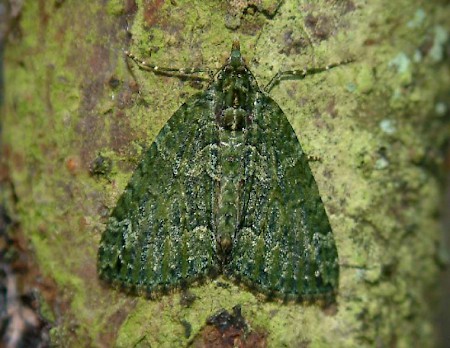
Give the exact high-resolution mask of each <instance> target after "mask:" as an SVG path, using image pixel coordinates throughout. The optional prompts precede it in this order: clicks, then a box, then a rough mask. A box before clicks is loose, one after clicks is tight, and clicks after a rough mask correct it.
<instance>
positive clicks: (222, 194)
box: [215, 131, 244, 263]
mask: <svg viewBox="0 0 450 348" xmlns="http://www.w3.org/2000/svg"><path fill="white" fill-rule="evenodd" d="M224 132H227V131H224ZM227 140H228V141H227V142H222V143H221V144H220V147H219V156H218V157H219V161H218V166H219V168H220V169H219V170H220V174H221V175H220V179H219V180H218V185H217V189H216V196H217V197H216V209H215V215H216V221H217V223H216V228H217V232H216V240H217V244H218V246H219V248H218V249H219V250H220V252H221V255H220V259H221V261H222V263H223V262H227V260H228V259H229V257H230V255H231V248H232V242H233V239H234V237H235V234H236V232H237V228H238V226H239V225H240V219H241V216H240V215H241V211H240V207H241V200H242V180H243V174H244V173H243V171H244V166H243V161H242V155H241V154H240V152H239V151H236V147H243V144H241V143H236V142H234V141H233V139H227Z"/></svg>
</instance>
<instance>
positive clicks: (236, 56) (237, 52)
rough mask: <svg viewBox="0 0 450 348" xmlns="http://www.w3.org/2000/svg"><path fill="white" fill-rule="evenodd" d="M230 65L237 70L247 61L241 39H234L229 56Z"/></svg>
mask: <svg viewBox="0 0 450 348" xmlns="http://www.w3.org/2000/svg"><path fill="white" fill-rule="evenodd" d="M228 65H230V66H231V67H232V68H234V69H235V70H240V69H242V68H243V67H245V61H244V58H242V54H241V45H240V43H239V40H234V41H233V45H232V46H231V54H230V58H228Z"/></svg>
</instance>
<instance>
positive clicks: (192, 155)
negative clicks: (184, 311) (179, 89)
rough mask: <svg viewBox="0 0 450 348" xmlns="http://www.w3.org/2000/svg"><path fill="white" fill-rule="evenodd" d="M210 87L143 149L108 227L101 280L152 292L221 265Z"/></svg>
mask: <svg viewBox="0 0 450 348" xmlns="http://www.w3.org/2000/svg"><path fill="white" fill-rule="evenodd" d="M207 93H208V91H206V92H204V93H200V94H198V95H195V96H193V97H192V98H190V99H189V100H188V101H187V103H185V104H184V105H183V106H182V107H180V109H179V110H178V111H177V112H176V113H175V114H174V115H173V116H172V117H171V118H170V120H169V121H168V122H167V124H166V125H165V126H164V128H163V129H162V130H161V132H160V133H159V135H158V136H157V137H156V139H155V141H154V143H153V144H152V145H151V146H150V148H149V149H148V150H147V152H146V153H145V154H144V156H143V159H142V160H141V162H140V163H139V165H138V167H137V168H136V170H135V172H134V174H133V176H132V178H131V180H130V182H129V184H128V185H127V187H126V188H125V191H124V193H123V194H122V196H121V197H120V199H119V201H118V203H117V205H116V207H115V209H114V210H113V212H112V214H111V217H110V218H109V221H108V224H107V228H106V230H105V232H104V233H103V236H102V240H101V243H100V248H99V253H98V270H99V273H100V276H101V278H103V279H106V280H108V281H111V282H113V283H116V284H119V285H121V286H123V287H125V288H128V289H132V290H137V291H138V292H145V293H151V292H154V291H158V290H165V289H169V288H173V287H176V286H179V285H180V284H183V283H190V282H192V281H194V280H196V279H198V278H202V277H204V276H206V275H208V274H210V273H217V272H218V271H219V265H218V261H217V257H216V251H215V249H216V244H215V239H214V235H213V232H212V231H211V227H210V226H211V224H210V221H211V220H212V211H211V209H212V208H211V207H212V200H213V197H212V196H213V194H214V187H213V185H214V181H213V179H212V178H213V177H214V170H215V169H214V164H213V163H212V161H213V159H212V158H213V156H212V155H211V154H212V153H213V152H214V148H213V146H210V144H211V143H214V142H216V139H215V138H214V137H215V136H216V135H217V131H216V125H215V119H214V112H213V111H212V106H211V105H210V104H211V98H209V99H208V97H207ZM211 115H212V116H211Z"/></svg>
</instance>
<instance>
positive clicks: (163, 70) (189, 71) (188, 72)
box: [124, 51, 213, 81]
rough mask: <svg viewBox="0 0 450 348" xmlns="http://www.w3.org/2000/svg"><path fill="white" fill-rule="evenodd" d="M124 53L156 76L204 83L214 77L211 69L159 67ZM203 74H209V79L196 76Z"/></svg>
mask: <svg viewBox="0 0 450 348" xmlns="http://www.w3.org/2000/svg"><path fill="white" fill-rule="evenodd" d="M124 53H125V55H126V56H127V57H128V58H130V59H132V60H133V61H134V62H135V63H136V64H137V66H138V67H139V68H140V69H142V70H146V71H150V72H153V73H154V74H162V75H169V76H175V77H184V78H191V79H196V80H204V81H210V80H211V78H212V75H213V72H212V71H211V70H210V69H204V68H169V67H161V66H159V65H155V64H151V63H148V62H146V61H144V60H141V59H139V58H137V57H136V56H135V55H134V54H133V53H131V52H130V51H125V52H124ZM201 73H207V74H208V77H204V76H199V75H196V74H201Z"/></svg>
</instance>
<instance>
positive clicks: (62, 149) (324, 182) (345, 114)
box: [2, 0, 450, 347]
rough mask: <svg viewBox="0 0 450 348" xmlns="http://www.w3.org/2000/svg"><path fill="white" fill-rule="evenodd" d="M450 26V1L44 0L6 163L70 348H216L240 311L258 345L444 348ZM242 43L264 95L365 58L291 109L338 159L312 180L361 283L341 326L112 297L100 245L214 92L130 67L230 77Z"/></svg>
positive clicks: (326, 159)
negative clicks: (308, 70)
mask: <svg viewBox="0 0 450 348" xmlns="http://www.w3.org/2000/svg"><path fill="white" fill-rule="evenodd" d="M449 17H450V6H449V4H448V2H447V1H438V0H436V1H419V0H400V1H387V0H380V1H372V2H367V1H356V0H354V1H351V0H345V1H337V2H336V1H326V0H320V1H314V2H310V1H300V0H286V1H284V2H283V3H282V4H279V3H278V1H274V0H247V1H246V0H242V1H230V2H224V1H207V2H205V1H192V0H189V1H188V0H176V1H162V0H143V1H137V2H136V3H135V2H134V1H133V0H123V1H122V0H111V1H105V0H93V1H89V2H83V3H81V2H77V1H69V0H66V1H54V0H51V1H50V0H40V1H31V0H29V1H26V2H25V4H24V7H23V9H22V14H21V17H20V22H19V27H18V30H17V31H16V32H15V35H14V40H11V41H10V43H9V44H8V46H7V50H6V53H5V69H6V70H5V84H6V94H5V105H4V108H3V110H2V114H3V115H2V119H3V120H2V122H3V152H2V153H3V156H2V161H3V163H4V164H5V165H7V167H8V170H9V177H10V180H11V182H12V184H13V187H14V192H15V197H16V199H15V200H14V211H15V218H16V219H17V220H18V221H19V222H20V226H21V228H20V230H18V232H17V233H21V234H23V235H24V236H25V237H26V238H27V239H28V240H29V246H30V248H31V249H32V250H33V252H34V254H35V260H36V267H37V268H38V269H39V271H40V272H41V275H42V276H41V277H42V278H40V279H36V287H37V288H39V289H40V290H41V292H42V293H43V294H44V295H43V296H42V303H43V305H42V306H43V307H45V308H47V310H46V311H45V313H48V314H47V315H48V316H49V318H50V320H51V321H52V322H53V324H54V326H53V328H52V329H51V340H52V342H53V344H55V345H57V346H69V347H72V346H73V347H77V346H83V347H89V346H95V347H98V346H104V347H110V346H114V345H115V346H118V347H132V346H136V347H138V346H139V347H149V346H152V347H174V346H187V345H189V344H191V345H192V346H205V345H207V344H206V343H205V342H208V339H210V340H214V339H217V340H219V339H220V337H223V336H224V335H222V336H220V335H218V336H214V334H212V333H211V331H210V330H209V329H208V327H207V325H206V321H207V318H210V323H214V321H213V320H212V319H211V316H213V315H214V314H217V313H222V312H219V311H220V310H221V309H222V308H224V309H226V310H228V311H231V309H232V308H233V307H235V306H236V305H240V308H241V310H242V313H240V312H239V311H237V310H235V313H237V314H236V315H235V316H234V317H233V316H230V318H234V319H230V318H229V322H233V320H235V319H236V318H240V315H241V314H242V317H243V318H245V320H246V322H247V330H248V331H251V333H252V334H247V335H246V336H245V337H243V336H242V337H241V336H240V337H241V338H240V339H242V340H243V341H246V342H247V343H246V344H247V345H248V346H258V345H259V346H269V347H299V346H311V347H328V346H333V347H361V346H367V347H373V346H379V347H386V346H393V347H410V346H422V347H429V346H431V345H432V344H433V342H434V339H435V338H434V330H433V325H432V322H431V319H432V313H433V307H432V304H433V301H434V295H435V294H434V292H433V291H434V290H433V289H434V288H435V285H436V281H437V275H438V271H439V267H440V262H441V261H440V260H441V256H440V229H439V223H438V220H437V213H438V211H439V203H440V202H441V198H440V197H441V179H442V178H441V177H440V175H439V173H440V172H439V167H440V166H441V163H442V153H441V152H442V148H443V145H444V144H445V142H446V141H447V140H448V127H449V126H448V118H449V107H450V102H449V97H448V96H449V94H450V73H449V68H448V60H447V59H448V55H449V51H450V50H449V31H450V22H449V21H448V18H449ZM127 27H128V28H129V31H128V32H127ZM236 37H237V38H239V39H240V41H241V48H242V51H243V54H244V55H245V56H246V57H247V61H248V64H249V66H250V67H251V69H252V71H253V73H254V74H255V76H256V78H257V79H258V81H259V82H260V85H262V86H264V85H265V84H266V83H267V82H268V81H269V80H270V78H271V77H272V76H273V75H274V74H275V73H277V72H278V71H281V70H291V69H293V68H303V67H311V66H324V65H327V64H330V63H336V62H339V61H343V60H346V59H349V58H353V59H354V62H353V63H352V64H350V65H347V66H345V68H342V69H341V68H337V69H334V70H332V71H330V72H325V73H323V74H320V75H315V76H311V77H309V78H306V79H305V80H302V81H298V80H297V81H296V80H289V81H283V82H282V83H281V84H279V85H278V86H276V87H275V88H274V89H273V91H272V93H271V96H272V97H273V98H274V99H275V101H276V102H277V103H278V104H279V105H280V106H281V108H282V109H283V110H284V112H285V114H286V115H287V117H288V118H289V120H290V122H291V124H292V125H293V127H294V129H295V131H296V132H297V135H298V137H299V139H300V142H301V143H302V145H303V148H304V150H305V151H306V152H307V153H308V154H311V155H314V156H319V157H320V161H316V162H311V163H310V166H311V169H312V171H313V174H314V176H315V178H316V181H317V183H318V186H319V190H320V193H321V196H322V199H323V201H324V204H325V208H326V210H327V213H328V215H329V218H330V223H331V225H332V228H333V233H334V236H335V239H336V243H337V248H338V253H339V259H340V268H341V272H340V287H339V293H338V297H337V303H336V305H335V306H333V307H332V308H327V309H323V308H321V307H320V306H317V305H315V304H309V305H308V304H301V303H278V302H276V301H265V300H264V299H261V298H259V297H258V296H255V294H254V293H252V292H249V291H247V290H246V289H245V288H243V287H241V286H238V285H235V284H234V283H232V282H229V281H227V280H226V279H219V281H217V280H216V281H211V282H206V283H205V284H200V285H198V286H193V287H191V288H190V289H189V291H188V292H185V293H181V292H174V293H172V294H168V295H164V296H161V298H159V299H156V300H147V299H145V298H140V297H132V296H127V295H126V294H124V293H123V292H120V291H116V290H113V289H111V288H110V287H109V286H107V285H104V284H102V283H100V282H99V281H98V277H97V272H96V253H97V248H98V245H99V240H100V235H101V233H102V231H103V229H104V226H105V225H104V224H105V222H106V219H107V216H108V214H109V212H110V210H111V209H112V208H113V207H114V205H115V203H116V201H117V198H118V197H119V195H120V193H121V191H122V190H123V188H124V187H125V185H126V183H127V181H128V180H129V178H130V176H131V173H132V170H133V168H134V167H135V166H136V164H137V163H138V161H139V157H140V154H141V153H142V151H143V149H144V148H146V147H147V146H149V145H150V144H151V143H152V141H153V139H154V138H155V136H156V135H157V133H158V132H159V130H160V129H161V128H162V126H163V125H164V124H165V122H166V121H167V120H168V118H169V117H170V116H171V115H172V114H173V113H174V112H175V111H176V110H177V109H178V107H179V106H180V105H181V104H182V103H183V101H184V100H186V98H187V96H189V95H191V94H193V93H194V92H195V91H196V90H197V89H198V88H202V87H204V86H199V85H198V84H197V83H194V82H193V81H189V80H181V79H178V78H174V77H167V76H156V75H153V74H151V73H145V72H142V71H138V70H137V69H136V67H135V66H133V65H130V66H128V64H127V61H126V60H125V58H124V55H123V50H125V49H129V50H131V51H132V52H134V53H135V54H136V55H138V56H140V57H142V58H144V59H145V60H147V61H151V62H152V63H154V64H157V65H160V66H170V67H180V68H181V67H195V66H202V67H204V66H207V67H212V68H218V67H219V66H220V65H221V64H222V61H223V58H224V57H226V56H227V55H228V54H229V50H230V47H231V43H232V41H233V39H234V38H236ZM180 145H181V146H186V145H188V144H180ZM110 161H111V163H112V167H111V168H110V166H109V163H110ZM105 163H106V165H105ZM42 279H47V280H51V281H42ZM43 284H45V286H47V287H48V286H50V284H52V285H51V286H53V287H54V290H55V291H56V293H57V297H56V299H55V298H51V299H50V298H48V296H46V295H45V294H46V293H48V288H47V289H43V288H44V285H43ZM46 303H47V304H46ZM50 313H52V315H50ZM214 318H215V317H213V319H214ZM237 321H238V322H240V323H241V320H240V319H239V320H237ZM241 326H243V325H238V327H241ZM244 326H245V325H244ZM209 328H210V327H209ZM208 330H209V331H208ZM219 336H220V337H219ZM230 337H231V338H230V339H231V340H233V339H236V336H232V335H231V336H230ZM233 337H234V338H233ZM249 342H250V343H249ZM219 346H220V345H219ZM222 346H226V345H225V344H223V345H222Z"/></svg>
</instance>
